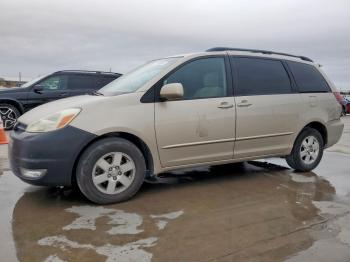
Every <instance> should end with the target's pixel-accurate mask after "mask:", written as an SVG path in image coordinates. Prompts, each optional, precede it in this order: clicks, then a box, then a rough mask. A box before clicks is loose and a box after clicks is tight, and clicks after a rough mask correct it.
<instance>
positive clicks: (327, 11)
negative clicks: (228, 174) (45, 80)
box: [0, 0, 350, 89]
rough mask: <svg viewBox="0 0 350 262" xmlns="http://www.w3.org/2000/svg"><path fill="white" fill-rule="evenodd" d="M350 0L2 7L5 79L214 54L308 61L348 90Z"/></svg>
mask: <svg viewBox="0 0 350 262" xmlns="http://www.w3.org/2000/svg"><path fill="white" fill-rule="evenodd" d="M349 18H350V0H333V1H331V0H328V1H323V0H312V1H305V0H290V1H285V0H265V1H262V0H259V1H258V0H242V1H233V0H228V1H223V0H215V1H214V0H198V1H191V0H174V1H167V0H144V1H136V0H125V1H118V0H99V1H97V0H95V1H92V0H75V1H74V0H59V1H58V0H57V1H54V0H50V1H48V0H0V77H1V76H11V77H14V76H17V75H18V72H19V71H20V72H22V75H23V76H24V77H35V76H38V75H42V74H45V73H50V72H52V71H55V70H62V69H91V70H109V69H110V68H112V71H115V72H121V73H125V72H127V71H128V70H131V69H132V68H133V67H135V66H137V65H139V64H140V63H144V62H145V61H147V60H150V59H154V58H158V57H163V56H168V55H173V54H177V53H187V52H196V51H203V50H205V49H207V48H209V47H214V46H230V47H240V48H258V49H269V50H274V51H282V52H289V53H293V54H297V55H305V56H308V57H310V58H312V59H314V60H316V61H317V62H319V63H320V64H322V65H323V66H324V70H325V71H326V73H328V75H329V76H330V78H331V79H332V80H333V82H335V84H336V85H337V86H338V88H340V89H350V19H349Z"/></svg>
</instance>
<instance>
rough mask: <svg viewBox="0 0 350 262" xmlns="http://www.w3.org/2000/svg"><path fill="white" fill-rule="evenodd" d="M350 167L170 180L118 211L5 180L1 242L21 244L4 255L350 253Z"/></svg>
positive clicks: (330, 158) (332, 163)
mask: <svg viewBox="0 0 350 262" xmlns="http://www.w3.org/2000/svg"><path fill="white" fill-rule="evenodd" d="M347 159H348V156H346V155H342V154H338V153H331V152H326V153H325V156H324V159H323V161H322V162H321V165H320V167H319V168H318V169H317V170H315V172H314V173H295V172H293V171H292V170H290V169H288V168H287V167H286V164H285V162H284V160H282V159H269V160H266V161H265V160H261V161H251V162H249V163H244V164H231V165H224V166H214V167H203V168H196V169H190V170H182V171H178V172H174V173H166V174H162V179H161V181H162V184H145V185H144V186H143V187H142V189H141V191H140V192H139V193H138V194H137V195H136V197H135V198H133V199H132V200H130V201H127V202H124V203H120V204H115V205H108V206H96V205H93V204H92V203H90V202H88V201H87V200H86V199H85V198H84V197H82V195H81V194H80V193H79V192H77V191H76V190H67V191H58V190H56V189H47V188H40V187H32V186H29V185H27V184H24V183H22V182H21V181H19V180H18V179H17V178H16V177H14V176H13V175H12V174H10V172H5V174H4V175H2V176H0V194H1V196H2V199H0V202H1V207H3V206H5V208H4V210H5V211H1V224H2V225H1V232H2V233H1V236H0V241H1V243H4V242H8V243H10V242H11V241H9V239H11V238H10V237H12V235H13V239H14V244H13V243H12V247H11V245H8V247H6V249H4V250H6V252H3V250H1V255H2V256H4V255H5V254H6V256H8V257H7V260H8V261H11V260H12V258H15V255H14V252H16V254H17V258H18V259H19V260H20V261H44V260H46V261H77V260H83V261H106V260H107V261H130V260H131V261H150V260H152V261H179V259H180V260H181V261H212V260H219V261H232V260H239V259H250V260H259V261H280V260H284V259H287V258H289V259H291V261H294V260H293V259H295V261H298V259H300V258H308V257H309V256H310V252H312V251H313V250H314V249H315V248H316V249H317V248H319V246H322V247H323V246H324V243H327V241H330V240H332V241H331V242H332V244H333V245H334V243H335V242H334V241H333V239H334V238H336V239H337V241H338V242H336V245H337V246H336V247H337V248H338V249H339V250H341V251H343V250H344V248H345V244H350V243H349V242H346V241H349V239H350V236H349V235H348V234H350V228H349V227H348V226H349V225H348V224H347V221H346V220H347V219H348V217H347V216H348V214H350V207H348V205H347V197H348V195H347V194H348V192H350V188H348V186H347V185H350V183H344V181H346V180H345V179H347V180H349V179H348V178H347V175H348V174H349V172H348V171H349V168H347V169H346V168H344V167H346V164H347V162H348V161H347ZM346 184H347V185H346ZM338 187H339V188H340V192H341V194H340V195H338ZM3 196H5V198H4V197H3ZM319 209H320V213H319ZM4 212H5V213H6V214H5V213H4ZM11 217H12V231H11V230H10V229H11V224H9V223H10V219H11ZM6 223H7V224H6ZM324 228H326V229H327V230H324ZM328 229H329V230H328ZM3 230H4V231H3ZM6 230H7V231H6ZM3 232H7V233H5V234H3ZM320 241H321V242H320ZM325 241H326V242H325ZM329 246H331V245H329ZM341 251H340V252H341ZM9 252H10V253H11V252H13V256H12V257H10V254H9ZM308 252H309V253H308ZM344 252H345V251H344ZM7 254H9V255H7ZM294 255H296V256H295V257H293V256H294ZM343 255H347V254H346V253H343ZM349 257H350V254H349V256H348V258H349Z"/></svg>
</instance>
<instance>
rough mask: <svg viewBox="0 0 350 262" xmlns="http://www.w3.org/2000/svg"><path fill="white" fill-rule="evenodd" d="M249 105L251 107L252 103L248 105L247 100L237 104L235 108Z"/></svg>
mask: <svg viewBox="0 0 350 262" xmlns="http://www.w3.org/2000/svg"><path fill="white" fill-rule="evenodd" d="M251 105H252V103H249V101H248V100H242V101H241V102H240V103H238V104H237V106H239V107H248V106H251Z"/></svg>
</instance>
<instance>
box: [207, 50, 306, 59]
mask: <svg viewBox="0 0 350 262" xmlns="http://www.w3.org/2000/svg"><path fill="white" fill-rule="evenodd" d="M215 51H244V52H251V53H261V54H268V55H272V54H273V55H283V56H290V57H295V58H300V59H302V60H305V61H309V62H313V61H312V60H311V59H310V58H308V57H306V56H298V55H291V54H286V53H279V52H273V51H267V50H259V49H244V48H231V47H213V48H210V49H208V50H206V52H215Z"/></svg>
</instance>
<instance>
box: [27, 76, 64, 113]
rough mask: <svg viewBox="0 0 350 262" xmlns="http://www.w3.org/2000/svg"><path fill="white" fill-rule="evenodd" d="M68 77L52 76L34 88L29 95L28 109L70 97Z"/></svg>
mask: <svg viewBox="0 0 350 262" xmlns="http://www.w3.org/2000/svg"><path fill="white" fill-rule="evenodd" d="M67 83H68V76H67V75H52V76H49V77H47V78H45V79H43V80H42V81H41V82H39V83H37V84H36V85H34V86H33V87H32V90H31V92H30V93H29V94H28V101H27V104H28V109H31V108H34V107H36V106H39V105H41V104H44V103H47V102H50V101H54V100H57V99H60V98H65V97H68V96H69V94H70V93H69V90H68V88H67V87H68V84H67Z"/></svg>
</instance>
